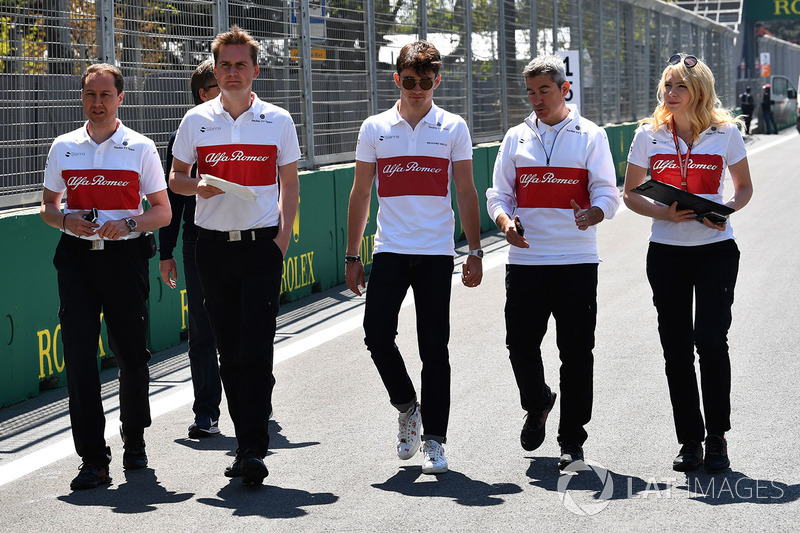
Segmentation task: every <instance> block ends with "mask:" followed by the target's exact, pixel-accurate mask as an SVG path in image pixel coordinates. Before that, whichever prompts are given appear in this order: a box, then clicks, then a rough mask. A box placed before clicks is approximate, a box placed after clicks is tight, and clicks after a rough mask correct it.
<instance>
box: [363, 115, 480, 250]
mask: <svg viewBox="0 0 800 533" xmlns="http://www.w3.org/2000/svg"><path fill="white" fill-rule="evenodd" d="M399 103H400V102H397V103H396V104H395V105H394V106H392V108H391V109H389V110H387V111H384V112H383V113H380V114H378V115H373V116H371V117H369V118H368V119H367V120H365V121H364V123H363V124H362V125H361V131H360V132H359V135H358V147H357V148H356V159H357V160H358V161H363V162H365V163H376V176H375V181H376V187H377V190H378V204H379V207H378V220H377V225H378V229H377V232H376V233H375V250H374V253H379V252H393V253H399V254H419V255H451V256H452V255H455V251H454V243H453V232H454V231H455V217H454V214H453V208H452V204H451V200H450V180H451V179H452V175H453V164H452V163H453V161H466V160H472V139H471V138H470V135H469V128H468V127H467V123H466V122H464V119H462V118H461V117H459V116H458V115H455V114H453V113H449V112H447V111H445V110H443V109H441V108H439V107H437V106H436V104H433V106H432V107H431V110H430V111H429V112H428V114H427V115H425V117H424V118H423V119H422V120H421V121H420V123H419V124H417V127H416V128H413V129H412V128H411V126H410V125H409V124H408V122H406V121H405V119H403V117H401V116H400V113H399V112H398V105H399Z"/></svg>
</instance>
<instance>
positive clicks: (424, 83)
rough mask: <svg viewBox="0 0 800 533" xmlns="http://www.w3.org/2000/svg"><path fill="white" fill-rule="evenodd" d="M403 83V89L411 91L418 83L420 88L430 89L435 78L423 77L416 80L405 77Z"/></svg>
mask: <svg viewBox="0 0 800 533" xmlns="http://www.w3.org/2000/svg"><path fill="white" fill-rule="evenodd" d="M401 83H402V85H403V89H406V90H409V91H411V90H413V89H414V87H416V86H417V83H419V88H420V89H422V90H423V91H428V90H430V88H431V87H433V80H432V79H430V78H422V79H421V80H419V81H417V80H415V79H414V78H403V81H402V82H401Z"/></svg>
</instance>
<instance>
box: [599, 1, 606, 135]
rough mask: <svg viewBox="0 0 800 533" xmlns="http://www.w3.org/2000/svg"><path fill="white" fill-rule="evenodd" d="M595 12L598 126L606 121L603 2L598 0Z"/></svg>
mask: <svg viewBox="0 0 800 533" xmlns="http://www.w3.org/2000/svg"><path fill="white" fill-rule="evenodd" d="M597 11H598V14H597V15H598V16H597V18H598V20H599V21H600V28H599V30H598V34H599V40H600V43H599V44H600V46H599V47H598V48H599V49H600V68H599V69H598V73H599V77H600V80H599V81H600V109H598V110H597V111H598V113H599V116H600V124H605V123H606V121H605V119H604V118H603V109H604V108H605V106H604V105H603V104H604V100H605V93H606V92H605V91H604V90H603V87H605V85H604V83H603V81H604V80H603V78H605V76H604V73H605V70H606V69H605V65H603V59H604V56H605V53H604V52H603V50H605V43H603V26H605V24H604V22H605V21H604V20H603V0H600V1H599V2H597Z"/></svg>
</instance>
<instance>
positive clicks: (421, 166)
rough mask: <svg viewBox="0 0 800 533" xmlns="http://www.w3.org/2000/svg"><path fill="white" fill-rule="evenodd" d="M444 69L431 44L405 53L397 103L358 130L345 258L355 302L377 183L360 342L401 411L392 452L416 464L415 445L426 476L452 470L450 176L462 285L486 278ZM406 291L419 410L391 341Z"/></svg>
mask: <svg viewBox="0 0 800 533" xmlns="http://www.w3.org/2000/svg"><path fill="white" fill-rule="evenodd" d="M441 65H442V62H441V56H440V54H439V51H438V50H437V49H436V48H435V47H434V46H433V45H432V44H430V43H429V42H427V41H417V42H415V43H410V44H407V45H406V46H404V47H403V49H402V50H401V51H400V55H399V56H398V58H397V72H396V73H395V74H394V81H395V84H396V85H397V87H398V88H399V89H400V100H399V101H398V102H397V103H396V104H395V105H394V106H392V108H391V109H389V110H388V111H385V112H383V113H381V114H378V115H375V116H372V117H370V118H368V119H367V120H366V121H364V124H363V125H362V126H361V131H360V133H359V139H358V147H357V149H356V169H355V181H354V183H353V189H352V191H351V192H350V205H349V212H348V222H347V223H348V239H347V250H346V255H345V261H346V263H345V276H346V280H347V286H348V287H349V288H350V290H352V291H353V292H354V293H355V294H357V295H359V296H360V295H361V294H362V293H361V289H362V288H364V287H365V286H366V285H365V281H364V265H363V263H362V262H361V258H360V257H359V255H358V252H359V249H360V245H361V238H362V236H363V234H364V228H365V226H366V220H367V214H368V213H369V203H370V196H371V191H372V184H373V182H376V186H377V193H378V202H379V204H380V208H379V210H378V231H377V233H376V234H375V247H374V255H373V263H372V273H371V275H370V280H369V290H368V291H366V292H367V296H366V299H367V301H366V308H365V312H364V332H365V334H366V336H365V339H364V342H365V343H366V345H367V349H368V350H369V352H370V354H371V355H372V360H373V361H374V363H375V366H376V367H377V369H378V373H379V374H380V376H381V379H382V380H383V383H384V385H385V387H386V389H387V391H388V393H389V400H390V402H391V403H392V405H393V406H394V407H395V408H396V409H397V410H398V411H399V417H398V420H399V432H398V436H397V442H396V449H397V455H398V456H399V457H400V459H404V460H406V459H410V458H411V457H413V456H414V455H415V454H416V452H417V450H418V449H419V447H420V444H419V443H420V438H421V439H422V450H423V454H424V457H423V464H422V471H423V472H424V473H426V474H440V473H444V472H447V468H448V466H447V460H446V459H445V457H444V448H443V446H442V445H443V444H444V443H445V441H446V437H447V425H448V419H449V415H450V363H449V353H448V348H447V344H448V341H449V337H450V287H451V278H452V274H453V257H454V255H455V252H454V243H453V233H454V224H455V217H454V214H453V209H452V204H451V197H450V181H451V179H452V180H453V182H454V184H455V190H456V202H457V203H458V209H459V216H460V219H461V225H462V227H463V228H464V233H465V234H466V237H467V242H468V243H469V248H470V251H469V255H468V256H467V258H466V262H465V263H464V265H463V266H462V276H461V281H462V283H463V284H464V285H465V286H467V287H476V286H478V285H479V284H480V282H481V278H482V277H483V269H482V265H481V258H482V257H483V251H482V250H481V249H480V244H481V243H480V220H479V216H480V215H479V206H478V195H477V192H476V190H475V185H474V183H473V181H472V140H471V138H470V135H469V130H468V128H467V124H466V122H464V120H463V119H462V118H461V117H459V116H457V115H454V114H452V113H448V112H447V111H444V110H443V109H441V108H439V107H437V106H436V105H435V104H434V103H433V91H434V90H435V89H436V88H437V87H438V86H439V84H440V83H441V76H440V75H439V69H440V68H441ZM409 287H411V288H412V290H413V291H414V305H415V308H416V314H417V334H418V343H419V353H420V359H421V360H422V384H421V392H422V396H421V403H420V402H418V401H417V393H416V390H415V388H414V385H413V383H412V381H411V378H410V377H409V375H408V372H407V371H406V367H405V364H404V362H403V357H402V355H401V354H400V351H399V349H398V348H397V345H396V344H395V337H396V336H397V323H398V315H399V312H400V306H401V303H402V301H403V299H404V298H405V295H406V293H407V291H408V288H409ZM421 406H422V407H423V410H422V411H420V407H421ZM421 429H424V433H421Z"/></svg>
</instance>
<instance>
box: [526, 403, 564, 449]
mask: <svg viewBox="0 0 800 533" xmlns="http://www.w3.org/2000/svg"><path fill="white" fill-rule="evenodd" d="M555 404H556V393H555V392H552V391H551V392H550V403H548V404H547V405H546V406H545V408H544V409H543V410H542V411H538V412H534V413H528V415H527V416H526V418H525V425H524V426H522V433H520V435H519V442H520V444H522V449H523V450H525V451H528V452H532V451H533V450H535V449H536V448H538V447H539V446H541V445H542V443H543V442H544V434H545V423H546V422H547V415H549V414H550V411H552V410H553V406H554V405H555Z"/></svg>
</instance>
